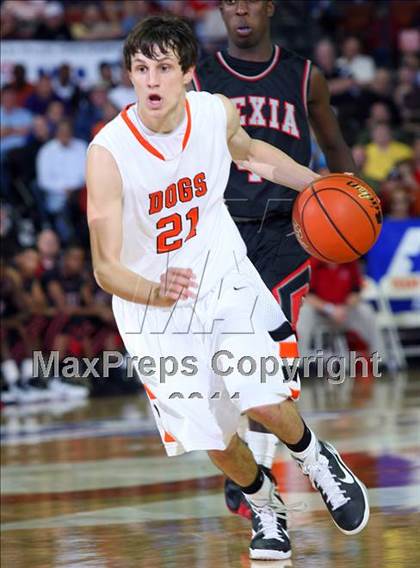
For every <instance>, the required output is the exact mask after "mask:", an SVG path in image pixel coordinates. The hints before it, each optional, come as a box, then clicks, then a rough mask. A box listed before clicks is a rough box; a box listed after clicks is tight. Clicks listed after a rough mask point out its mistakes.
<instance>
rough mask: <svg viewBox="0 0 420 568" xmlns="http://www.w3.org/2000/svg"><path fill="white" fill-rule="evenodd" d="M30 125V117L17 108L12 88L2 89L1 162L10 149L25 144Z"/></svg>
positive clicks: (0, 109) (0, 117)
mask: <svg viewBox="0 0 420 568" xmlns="http://www.w3.org/2000/svg"><path fill="white" fill-rule="evenodd" d="M31 125H32V115H31V113H30V112H29V111H28V110H26V109H24V108H22V107H20V106H18V104H17V100H16V92H15V90H14V89H13V87H10V86H5V87H3V89H2V90H1V106H0V138H1V147H0V158H1V160H3V159H4V156H5V155H6V154H7V152H9V151H10V150H11V149H12V148H20V147H22V146H23V145H24V144H25V141H26V137H27V135H28V134H29V131H30V128H31Z"/></svg>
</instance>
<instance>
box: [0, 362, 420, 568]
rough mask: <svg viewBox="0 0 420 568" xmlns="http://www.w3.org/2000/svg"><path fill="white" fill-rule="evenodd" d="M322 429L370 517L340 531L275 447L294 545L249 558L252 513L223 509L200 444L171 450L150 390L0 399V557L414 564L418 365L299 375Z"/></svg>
mask: <svg viewBox="0 0 420 568" xmlns="http://www.w3.org/2000/svg"><path fill="white" fill-rule="evenodd" d="M300 406H301V410H302V412H303V414H304V416H305V418H306V419H307V421H308V422H309V423H310V424H311V425H312V426H313V427H314V429H315V430H316V431H317V433H318V434H319V436H320V437H323V438H327V439H328V440H330V441H331V442H332V443H333V444H335V445H337V447H338V448H339V449H340V451H341V453H342V455H343V456H344V458H345V460H346V461H347V462H348V463H349V464H350V465H351V467H352V468H353V469H354V470H355V471H356V472H357V473H358V475H359V476H360V477H361V479H362V480H363V481H364V482H365V483H366V485H367V486H368V488H369V497H370V503H371V509H372V514H371V520H370V522H369V525H368V526H367V528H366V529H365V530H364V531H363V532H362V533H361V534H360V535H358V536H356V537H346V536H344V535H342V534H341V533H340V532H339V531H338V530H337V529H336V528H335V526H334V525H333V524H332V522H331V521H330V519H329V517H328V514H327V513H326V511H325V509H324V506H323V504H322V502H321V500H320V497H319V496H318V494H317V493H315V492H313V491H312V489H311V487H310V485H309V484H308V482H307V480H306V479H305V478H304V477H303V476H302V475H301V473H300V472H299V471H298V470H297V468H296V466H295V464H294V463H292V462H291V461H290V459H289V458H288V455H287V453H286V452H285V451H284V449H283V448H281V447H280V448H279V451H278V455H277V458H276V463H275V473H276V476H277V478H278V479H279V486H280V489H281V491H282V493H283V495H284V498H285V501H286V502H287V503H289V504H294V503H297V502H302V501H303V502H305V503H306V505H307V509H306V511H305V512H304V513H302V512H299V513H298V512H296V513H293V514H292V517H291V522H290V524H291V531H290V532H291V537H292V543H293V559H292V561H286V562H283V563H281V562H251V561H250V560H249V559H248V554H247V547H248V542H249V526H248V523H247V522H246V521H244V520H242V519H239V518H237V517H233V516H232V515H230V514H229V513H228V512H227V510H226V509H225V506H224V502H223V496H222V493H221V488H222V485H223V481H222V478H221V476H220V475H219V473H218V471H217V470H216V469H215V468H214V467H213V466H212V465H211V464H210V463H209V461H208V459H207V457H206V456H205V455H204V454H202V453H194V454H189V455H187V456H182V457H179V458H171V459H168V458H166V456H165V455H164V452H163V449H162V447H161V444H160V441H159V438H158V436H157V434H156V431H155V427H154V423H153V419H152V417H151V414H150V411H149V406H148V403H147V401H146V400H145V399H144V398H143V397H140V398H139V399H136V398H134V397H132V398H130V399H121V398H119V399H113V400H111V399H106V400H93V401H91V402H88V403H83V404H82V405H80V406H75V405H67V406H64V405H61V407H52V406H51V405H49V406H48V407H44V408H39V407H33V408H32V409H30V411H28V410H25V411H22V410H21V409H18V408H15V409H13V408H6V409H5V410H4V412H3V418H2V440H3V442H2V450H1V458H2V466H3V467H2V471H1V481H2V483H1V488H2V535H1V536H2V566H4V567H7V568H9V567H13V568H15V567H16V568H20V567H25V568H27V567H28V566H30V567H31V568H49V567H54V568H55V567H79V566H80V567H92V568H93V567H98V568H103V567H109V568H120V567H121V568H130V567H136V568H152V567H153V568H161V567H162V568H169V567H170V568H172V567H173V568H178V567H179V568H180V567H182V568H184V567H188V568H190V567H191V568H213V567H221V568H224V567H232V568H235V567H241V568H251V567H252V568H257V567H260V568H263V567H266V568H267V567H268V568H280V567H282V568H285V567H286V566H294V567H299V568H303V567H305V568H307V567H309V568H317V567H319V568H342V567H343V568H344V567H349V568H350V566H351V567H353V566H358V567H362V568H365V567H374V568H376V567H381V568H382V567H396V568H397V567H398V568H399V567H413V566H418V565H420V547H419V546H418V544H417V539H418V530H419V527H420V440H419V425H420V375H419V373H415V372H411V373H409V374H408V375H403V374H402V375H400V376H397V377H386V378H383V379H376V380H373V379H358V380H354V381H347V382H346V383H344V384H343V385H329V384H328V383H326V382H325V381H320V380H317V381H315V382H312V383H310V382H307V383H306V384H305V385H304V396H303V399H302V401H301V403H300Z"/></svg>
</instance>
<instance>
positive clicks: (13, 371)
mask: <svg viewBox="0 0 420 568" xmlns="http://www.w3.org/2000/svg"><path fill="white" fill-rule="evenodd" d="M1 372H2V374H3V377H4V380H5V381H6V383H7V384H8V386H9V387H13V386H15V384H16V383H17V382H18V380H19V368H18V366H17V363H16V361H15V360H14V359H7V360H6V361H3V362H2V364H1Z"/></svg>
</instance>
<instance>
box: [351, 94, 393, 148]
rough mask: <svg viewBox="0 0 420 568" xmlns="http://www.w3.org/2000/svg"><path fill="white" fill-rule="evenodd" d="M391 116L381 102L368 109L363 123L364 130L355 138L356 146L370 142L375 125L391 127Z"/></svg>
mask: <svg viewBox="0 0 420 568" xmlns="http://www.w3.org/2000/svg"><path fill="white" fill-rule="evenodd" d="M391 120H392V116H391V113H390V111H389V108H388V107H387V106H386V105H385V104H384V103H381V102H376V103H374V104H373V105H372V106H371V107H370V111H369V116H368V117H367V119H366V121H365V125H364V126H365V128H363V130H361V132H360V134H359V136H358V137H357V144H363V145H366V144H368V143H369V142H370V140H371V132H372V130H373V128H374V127H375V126H376V125H377V124H388V125H389V126H392V125H391Z"/></svg>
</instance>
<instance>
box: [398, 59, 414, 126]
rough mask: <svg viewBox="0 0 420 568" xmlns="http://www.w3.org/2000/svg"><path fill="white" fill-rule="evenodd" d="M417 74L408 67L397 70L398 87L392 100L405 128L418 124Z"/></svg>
mask: <svg viewBox="0 0 420 568" xmlns="http://www.w3.org/2000/svg"><path fill="white" fill-rule="evenodd" d="M416 75H417V72H416V70H415V69H413V68H411V67H409V66H402V67H400V69H399V70H398V85H397V87H396V89H395V93H394V100H395V102H396V104H397V106H398V107H399V110H400V114H401V116H402V118H403V121H404V123H405V127H406V128H410V126H411V125H413V127H414V128H413V130H414V129H415V125H417V128H418V125H419V124H420V82H418V81H417V77H416Z"/></svg>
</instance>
